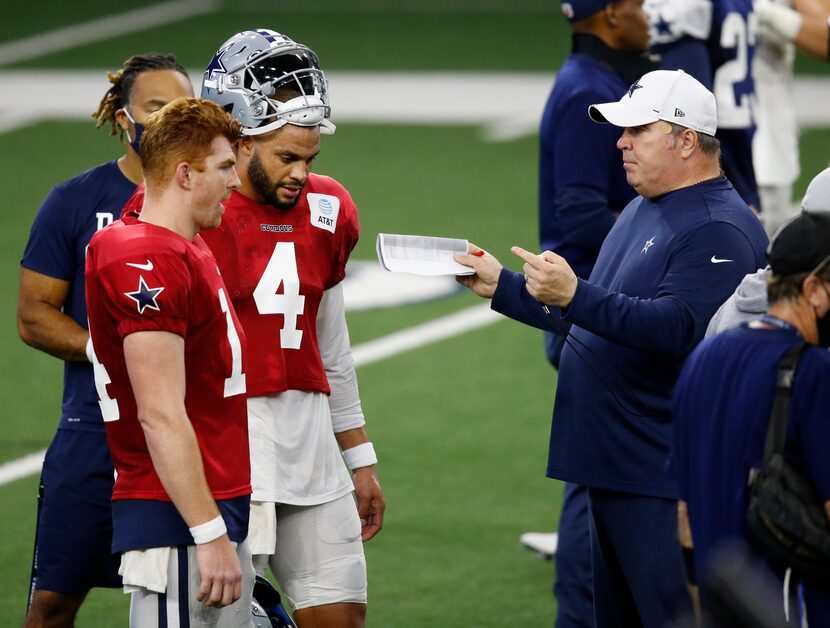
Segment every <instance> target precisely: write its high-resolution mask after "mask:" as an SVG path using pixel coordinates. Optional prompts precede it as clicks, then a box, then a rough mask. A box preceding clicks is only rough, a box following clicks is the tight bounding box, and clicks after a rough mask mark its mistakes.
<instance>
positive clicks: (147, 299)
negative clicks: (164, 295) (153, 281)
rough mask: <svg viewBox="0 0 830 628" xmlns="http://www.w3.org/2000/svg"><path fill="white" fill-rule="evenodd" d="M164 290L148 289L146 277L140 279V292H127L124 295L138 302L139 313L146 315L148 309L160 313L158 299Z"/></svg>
mask: <svg viewBox="0 0 830 628" xmlns="http://www.w3.org/2000/svg"><path fill="white" fill-rule="evenodd" d="M162 290H164V288H148V287H147V282H145V281H144V277H142V276H140V275H139V277H138V290H136V291H135V292H125V293H124V295H125V296H128V297H130V298H131V299H132V300H133V301H135V302H136V306H137V307H138V313H139V314H144V310H146V309H147V308H148V307H149V308H150V309H151V310H155V311H156V312H160V311H161V310H160V309H159V306H158V303H156V299H157V298H158V295H160V294H161V292H162Z"/></svg>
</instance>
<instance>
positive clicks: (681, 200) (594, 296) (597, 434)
mask: <svg viewBox="0 0 830 628" xmlns="http://www.w3.org/2000/svg"><path fill="white" fill-rule="evenodd" d="M588 113H589V115H590V117H591V118H592V119H593V120H594V121H595V122H598V123H610V124H613V125H615V126H617V127H620V128H621V129H622V134H621V136H620V139H619V140H618V142H617V148H619V149H620V151H621V153H622V161H623V167H624V169H625V171H626V179H627V181H628V183H629V184H630V185H631V186H632V187H633V188H634V189H635V191H636V192H637V194H638V196H637V197H636V198H634V200H632V201H631V202H630V203H629V204H628V205H627V206H626V207H625V209H624V210H623V212H622V214H621V215H620V218H619V220H618V221H617V222H616V223H615V224H614V226H613V228H612V229H611V231H610V233H609V234H608V237H607V238H606V239H605V241H604V243H603V245H602V248H601V250H600V253H599V257H598V259H597V263H596V265H595V267H594V270H593V272H592V273H591V276H590V278H589V279H587V280H586V279H579V278H577V276H576V275H575V274H574V272H573V270H572V269H571V268H570V266H569V265H568V264H567V262H566V261H565V260H564V259H563V258H562V257H560V256H559V255H557V254H556V253H555V252H553V251H543V252H542V253H541V254H539V255H536V254H532V253H529V252H528V251H526V250H524V249H521V248H519V247H513V249H512V251H513V253H514V254H516V255H518V256H519V257H521V258H522V260H524V262H525V263H524V266H523V271H524V272H523V273H515V272H512V271H510V270H507V269H505V268H503V267H502V265H501V264H500V263H499V262H498V260H497V259H496V258H495V257H493V256H492V255H489V254H484V255H481V254H480V253H479V255H480V256H479V255H469V254H468V255H466V256H463V255H462V256H459V257H458V258H457V259H458V261H459V262H461V263H462V264H466V265H468V266H471V267H472V268H473V269H474V270H475V274H474V275H470V276H467V277H459V278H458V280H459V282H461V283H462V284H464V285H466V286H467V287H469V288H471V289H472V290H473V291H474V292H476V293H477V294H479V295H481V296H483V297H488V298H492V308H493V309H494V310H496V311H497V312H500V313H502V314H504V315H505V316H508V317H510V318H514V319H516V320H518V321H520V322H523V323H526V324H528V325H532V326H535V327H538V328H541V329H544V330H549V331H554V332H556V331H558V330H559V329H560V327H561V326H562V322H563V321H566V322H570V323H571V324H572V326H571V329H570V332H569V333H568V335H567V338H566V340H565V347H564V350H563V351H562V359H561V363H560V369H559V385H558V386H557V390H556V400H555V405H554V413H553V421H552V425H551V438H550V450H549V455H548V466H547V475H548V476H549V477H552V478H557V479H560V480H565V481H568V482H576V483H579V484H583V485H585V486H587V487H588V499H589V505H590V526H591V555H592V573H593V583H594V585H593V586H594V614H595V619H596V625H597V626H598V627H599V628H603V627H605V626H636V625H642V626H646V627H655V628H657V627H662V626H664V625H665V624H667V623H668V622H669V621H670V620H671V618H672V617H674V616H675V614H677V613H678V612H688V611H690V610H691V601H690V598H689V594H688V591H687V588H686V580H685V575H684V568H683V562H682V558H681V552H680V546H679V544H678V540H677V498H678V488H677V483H676V481H675V479H674V477H673V476H672V475H671V474H670V473H669V472H668V470H667V468H666V460H667V457H668V453H669V450H670V448H671V445H672V438H673V430H672V421H671V414H670V410H671V400H672V392H673V389H674V384H675V382H676V379H677V376H678V374H679V372H680V369H681V367H682V365H683V361H684V360H685V358H686V356H687V355H688V354H689V352H690V351H691V350H692V349H693V348H694V347H695V345H696V344H697V343H698V342H699V341H700V340H701V338H703V334H704V332H705V330H706V326H707V323H708V322H709V319H710V318H711V317H712V314H714V312H715V311H716V310H717V308H718V306H720V304H721V303H722V302H723V301H725V300H726V298H727V297H728V296H729V295H730V294H732V292H733V291H734V289H735V287H736V286H737V285H738V283H739V282H740V281H741V279H742V278H743V276H744V275H746V274H747V273H750V272H753V271H755V269H757V268H758V267H759V266H763V265H764V264H765V263H766V262H765V258H764V249H765V247H766V244H767V237H766V234H765V233H764V229H763V227H762V226H761V223H760V221H759V220H758V219H757V218H756V216H755V215H754V214H753V212H752V211H751V210H750V209H749V207H748V206H747V205H746V203H744V202H743V201H742V200H741V198H740V196H738V194H737V192H736V191H735V189H734V188H733V187H732V184H731V183H730V182H729V180H728V179H726V177H725V176H724V175H723V172H722V171H721V169H720V163H719V157H720V151H719V144H718V141H717V139H715V137H714V136H715V131H716V130H717V110H716V105H715V97H714V95H713V94H712V93H711V92H709V91H708V90H707V89H706V88H705V87H704V86H703V85H702V84H700V83H699V82H698V81H697V80H695V79H694V78H692V77H691V76H690V75H688V74H685V73H684V72H682V71H679V70H678V71H667V70H657V71H655V72H649V73H648V74H646V75H645V76H643V77H642V78H640V79H639V80H638V81H637V82H635V83H634V84H633V85H631V86H630V87H629V89H628V90H627V91H626V92H625V93H624V94H623V95H622V98H621V99H620V100H619V102H610V103H602V104H597V105H592V106H591V107H589V111H588ZM479 250H480V249H478V247H476V246H474V245H471V247H470V253H476V252H477V251H479Z"/></svg>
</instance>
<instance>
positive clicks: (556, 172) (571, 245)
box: [539, 53, 636, 277]
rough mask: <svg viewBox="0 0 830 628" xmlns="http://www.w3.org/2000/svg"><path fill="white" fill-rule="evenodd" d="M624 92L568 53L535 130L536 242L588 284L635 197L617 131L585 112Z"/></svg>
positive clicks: (604, 71) (591, 62) (616, 78)
mask: <svg viewBox="0 0 830 628" xmlns="http://www.w3.org/2000/svg"><path fill="white" fill-rule="evenodd" d="M627 89H628V85H626V84H625V82H624V81H623V79H622V78H621V77H620V75H619V74H617V73H616V72H614V71H613V70H612V69H610V68H609V67H608V66H606V65H604V64H603V63H601V62H600V61H598V60H597V59H594V58H592V57H590V56H588V55H586V54H579V53H575V54H571V55H570V56H569V57H568V58H567V59H566V60H565V63H564V64H562V68H561V69H560V71H559V73H558V74H557V76H556V83H555V84H554V87H553V91H552V92H551V94H550V97H549V98H548V101H547V104H546V105H545V111H544V114H543V115H542V124H541V127H540V131H539V137H540V150H539V240H540V243H541V247H542V250H551V251H556V253H557V254H558V255H561V256H562V257H564V258H565V259H566V260H568V263H569V264H570V265H571V268H573V269H574V272H576V274H577V275H578V276H580V277H588V276H589V275H590V274H591V270H592V269H593V267H594V261H595V260H596V258H597V255H598V254H599V249H600V246H602V241H603V240H604V239H605V236H606V235H607V234H608V232H609V231H610V230H611V227H612V226H614V220H615V218H616V217H615V215H614V213H615V212H616V213H619V212H621V211H622V210H623V208H624V207H625V206H626V205H627V204H628V202H629V201H630V200H631V199H632V198H634V196H635V195H636V194H635V192H634V190H633V188H632V187H631V186H630V185H628V182H627V181H626V179H625V170H624V169H623V167H622V156H621V154H620V151H619V149H618V148H617V146H616V143H617V140H618V139H619V137H620V135H621V133H622V132H621V129H619V128H617V127H615V126H612V125H610V124H597V123H596V122H594V121H592V120H591V119H590V118H589V117H588V107H589V106H590V105H594V104H596V103H602V102H615V101H617V100H619V99H620V97H621V96H622V94H624V93H625V91H626V90H627Z"/></svg>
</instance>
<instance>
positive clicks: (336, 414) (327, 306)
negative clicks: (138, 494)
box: [317, 282, 366, 434]
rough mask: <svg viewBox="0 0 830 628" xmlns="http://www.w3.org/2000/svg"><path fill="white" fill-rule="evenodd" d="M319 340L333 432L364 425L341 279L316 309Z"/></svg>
mask: <svg viewBox="0 0 830 628" xmlns="http://www.w3.org/2000/svg"><path fill="white" fill-rule="evenodd" d="M317 340H318V342H319V345H320V357H321V358H322V360H323V368H324V369H325V371H326V377H327V378H328V380H329V386H330V387H331V394H330V395H329V409H330V410H331V424H332V428H333V429H334V433H335V434H337V433H339V432H345V431H346V430H351V429H354V428H356V427H362V426H363V425H364V424H365V423H366V420H365V419H364V417H363V408H362V407H361V405H360V392H359V391H358V388H357V373H356V372H355V367H354V358H352V348H351V344H350V342H349V329H348V327H346V308H345V305H344V303H343V284H342V282H341V283H339V284H337V285H336V286H334V287H332V288H329V289H328V290H326V291H325V292H323V298H322V299H320V308H319V309H318V311H317Z"/></svg>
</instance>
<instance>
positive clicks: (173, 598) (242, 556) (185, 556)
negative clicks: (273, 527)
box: [122, 542, 254, 628]
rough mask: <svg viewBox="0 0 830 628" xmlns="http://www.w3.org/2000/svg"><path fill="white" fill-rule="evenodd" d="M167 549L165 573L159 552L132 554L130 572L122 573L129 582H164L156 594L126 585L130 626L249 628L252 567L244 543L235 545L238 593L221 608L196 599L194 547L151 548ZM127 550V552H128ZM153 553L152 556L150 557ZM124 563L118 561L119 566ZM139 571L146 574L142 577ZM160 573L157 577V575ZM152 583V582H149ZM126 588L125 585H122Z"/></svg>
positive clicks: (198, 584)
mask: <svg viewBox="0 0 830 628" xmlns="http://www.w3.org/2000/svg"><path fill="white" fill-rule="evenodd" d="M155 549H158V550H168V549H169V552H166V554H167V556H166V557H167V561H166V562H167V564H166V569H165V573H164V574H163V575H162V574H159V573H154V572H157V571H158V561H157V560H155V559H156V558H157V557H158V554H159V552H155V551H154V550H150V552H152V554H150V555H148V556H147V560H144V557H141V556H137V555H135V554H133V560H132V561H130V565H129V570H130V572H131V573H130V574H125V578H127V577H128V575H129V578H130V580H131V581H132V582H139V581H140V580H142V578H144V577H149V578H150V580H151V581H152V582H153V583H156V582H158V581H159V579H161V580H163V581H164V580H166V582H165V585H166V586H165V592H164V593H157V592H154V591H151V590H150V589H148V588H146V587H143V586H139V585H137V584H134V585H132V586H130V587H129V589H130V591H131V595H132V598H131V600H130V628H161V627H162V626H166V627H167V628H243V627H244V628H250V627H251V626H252V624H251V597H252V593H253V590H254V568H253V564H252V562H251V553H250V551H249V550H248V545H247V543H246V542H242V543H240V544H239V545H237V547H236V554H237V556H239V563H240V565H241V566H242V596H241V597H240V598H239V599H238V600H237V601H236V602H234V603H233V604H231V605H229V606H225V607H223V608H214V607H212V606H205V605H204V604H202V603H201V602H199V601H198V600H197V599H196V595H197V593H198V592H199V586H200V584H201V577H200V575H199V567H198V565H197V564H196V546H195V545H188V546H186V547H171V548H155ZM128 553H129V552H128ZM153 554H155V556H153ZM142 563H144V564H142ZM125 564H126V563H123V562H122V566H123V565H125ZM142 572H145V573H146V574H147V575H146V576H144V575H143V574H142ZM160 576H161V578H160ZM151 586H155V585H151ZM125 588H126V587H125Z"/></svg>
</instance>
